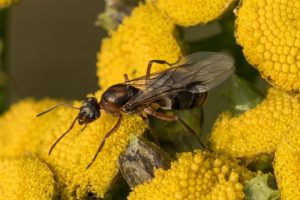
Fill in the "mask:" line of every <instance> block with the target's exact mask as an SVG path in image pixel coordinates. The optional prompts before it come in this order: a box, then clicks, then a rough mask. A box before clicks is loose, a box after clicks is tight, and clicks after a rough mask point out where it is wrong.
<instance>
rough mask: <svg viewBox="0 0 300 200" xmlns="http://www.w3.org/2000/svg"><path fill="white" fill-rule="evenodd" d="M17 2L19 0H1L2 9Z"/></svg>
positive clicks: (0, 6)
mask: <svg viewBox="0 0 300 200" xmlns="http://www.w3.org/2000/svg"><path fill="white" fill-rule="evenodd" d="M15 2H18V0H0V9H1V8H6V7H8V6H10V5H11V4H13V3H15Z"/></svg>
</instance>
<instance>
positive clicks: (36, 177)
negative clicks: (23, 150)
mask: <svg viewBox="0 0 300 200" xmlns="http://www.w3.org/2000/svg"><path fill="white" fill-rule="evenodd" d="M0 180H1V183H0V192H1V199H23V200H32V199H40V200H51V199H54V197H55V195H56V191H55V186H56V185H55V181H54V178H53V174H52V172H51V171H50V170H49V168H48V167H47V166H46V164H45V163H43V162H41V161H40V160H39V159H38V158H35V157H17V158H1V159H0Z"/></svg>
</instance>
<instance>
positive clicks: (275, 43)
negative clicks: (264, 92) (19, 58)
mask: <svg viewBox="0 0 300 200" xmlns="http://www.w3.org/2000/svg"><path fill="white" fill-rule="evenodd" d="M241 2H242V3H241V7H240V8H239V9H238V11H237V21H236V26H237V27H236V36H237V42H238V43H239V44H240V45H241V46H242V47H243V52H244V54H245V56H246V57H247V60H248V61H249V62H250V63H251V64H252V65H254V66H256V67H257V68H258V70H259V71H260V72H261V74H262V76H263V77H264V78H265V79H267V80H268V81H270V82H271V83H272V84H274V85H276V86H278V87H280V88H282V89H284V90H288V91H292V90H295V91H299V89H300V78H299V76H300V75H299V70H300V62H299V60H300V29H299V23H300V2H299V1H297V0H291V1H276V0H270V1H269V0H262V1H256V0H244V1H241ZM249 35H251V36H250V37H249Z"/></svg>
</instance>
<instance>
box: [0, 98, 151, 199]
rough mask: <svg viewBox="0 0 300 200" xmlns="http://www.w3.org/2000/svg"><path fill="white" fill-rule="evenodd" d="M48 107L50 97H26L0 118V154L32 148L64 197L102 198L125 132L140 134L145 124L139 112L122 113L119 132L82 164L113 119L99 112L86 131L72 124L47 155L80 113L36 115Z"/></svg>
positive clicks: (63, 110) (64, 110)
mask: <svg viewBox="0 0 300 200" xmlns="http://www.w3.org/2000/svg"><path fill="white" fill-rule="evenodd" d="M74 105H75V106H77V107H79V106H80V105H81V103H80V102H75V103H74ZM51 106H53V104H52V105H51ZM51 106H50V105H49V100H46V101H38V102H37V101H33V100H25V101H24V102H20V103H19V104H18V105H15V106H13V107H12V109H11V110H10V111H9V112H7V113H6V114H5V115H4V116H3V117H2V118H0V124H4V126H0V134H1V138H2V135H3V136H5V140H4V141H2V143H3V144H4V147H5V148H1V149H0V152H1V153H0V155H1V154H3V153H4V152H5V153H7V152H9V150H10V151H12V152H11V153H10V154H12V155H15V154H21V153H24V151H29V152H36V153H37V154H38V155H39V156H40V157H41V158H42V159H43V160H44V161H45V162H46V163H47V164H48V165H49V166H50V168H51V170H53V173H54V174H55V177H56V180H57V182H58V188H59V193H60V195H61V196H62V197H63V198H66V199H68V198H77V199H80V198H83V197H85V196H87V195H88V193H89V192H90V193H93V194H94V195H95V196H97V197H103V196H104V194H105V192H106V191H107V190H108V188H109V187H110V185H111V183H112V180H113V179H114V177H115V175H116V174H117V172H118V167H117V160H118V156H119V155H120V153H121V152H122V151H123V150H124V149H125V147H126V145H127V143H128V137H129V134H130V133H135V134H137V135H141V134H142V133H143V131H144V129H145V125H144V123H143V121H142V120H141V119H140V118H139V117H138V116H125V117H124V120H123V121H122V124H121V126H120V128H119V129H118V131H116V132H115V133H114V134H112V136H110V137H109V138H108V139H107V140H106V143H105V145H104V147H103V149H102V151H101V152H100V153H99V155H98V157H97V159H96V161H95V162H94V163H93V165H92V166H91V167H90V168H89V169H86V167H87V165H88V164H89V163H90V161H91V159H92V158H93V156H94V154H95V152H96V150H97V148H98V146H99V143H100V141H101V140H102V138H103V136H104V135H105V134H106V133H107V132H108V131H109V130H110V129H111V128H112V127H113V126H114V125H115V123H116V121H117V120H116V119H115V118H114V117H111V116H109V115H108V114H105V113H104V112H102V115H101V117H100V119H98V120H96V121H95V122H93V123H91V124H89V125H88V127H87V128H86V129H85V130H84V131H81V128H82V127H80V126H79V125H78V124H76V125H75V126H74V128H73V129H72V131H71V132H70V133H68V134H67V135H66V136H65V137H64V138H63V139H62V140H61V141H60V142H59V143H58V144H57V145H56V147H55V148H54V150H53V151H52V154H51V155H50V156H49V155H48V152H49V149H50V147H51V146H52V144H53V143H54V142H55V141H56V140H57V139H58V138H59V137H60V136H61V135H62V133H64V132H65V131H66V130H67V129H68V128H69V126H70V124H71V122H72V120H73V119H74V118H75V117H76V116H77V114H78V113H77V112H78V110H73V109H70V108H59V109H57V110H55V111H52V112H51V113H48V114H47V115H45V116H42V117H40V118H36V117H35V115H36V114H37V113H39V112H41V111H43V110H45V107H47V108H49V107H51ZM17 111H18V112H17ZM20 111H22V112H20ZM20 113H21V114H20ZM25 116H26V117H25ZM9 120H10V122H9V123H8V121H9ZM5 124H9V125H5ZM13 127H14V128H13ZM17 127H18V128H17ZM15 141H17V142H15ZM19 145H20V147H18V146H19ZM26 145H28V147H26ZM2 152H3V153H2ZM99 169H101V170H99Z"/></svg>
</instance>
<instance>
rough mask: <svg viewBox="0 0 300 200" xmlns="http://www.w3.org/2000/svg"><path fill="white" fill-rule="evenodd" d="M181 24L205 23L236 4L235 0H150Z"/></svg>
mask: <svg viewBox="0 0 300 200" xmlns="http://www.w3.org/2000/svg"><path fill="white" fill-rule="evenodd" d="M148 1H149V2H155V4H156V6H157V8H159V9H160V10H161V11H162V12H163V13H165V14H167V15H168V16H169V17H170V18H171V19H172V20H173V21H174V23H176V24H178V25H181V26H192V25H196V24H205V23H208V22H210V21H212V20H216V18H218V17H220V16H221V15H222V14H224V13H226V11H228V10H230V9H231V8H232V6H233V5H235V3H236V1H235V0H213V1H202V0H148Z"/></svg>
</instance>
